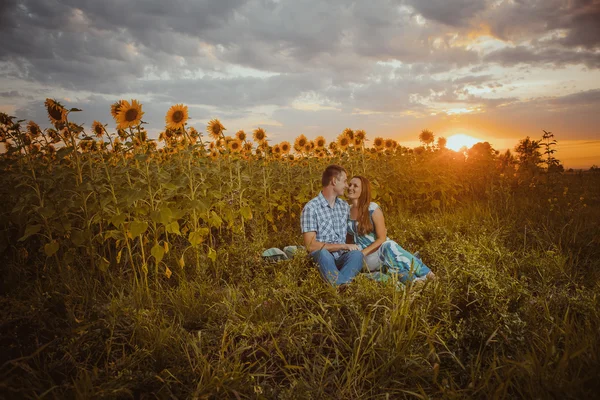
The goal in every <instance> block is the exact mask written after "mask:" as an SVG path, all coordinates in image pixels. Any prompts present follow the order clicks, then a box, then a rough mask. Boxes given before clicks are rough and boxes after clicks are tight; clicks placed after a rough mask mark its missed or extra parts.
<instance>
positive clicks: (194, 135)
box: [188, 126, 200, 139]
mask: <svg viewBox="0 0 600 400" xmlns="http://www.w3.org/2000/svg"><path fill="white" fill-rule="evenodd" d="M188 132H189V134H190V137H192V138H196V139H197V138H199V137H200V132H198V131H197V130H196V128H194V127H193V126H190V129H188Z"/></svg>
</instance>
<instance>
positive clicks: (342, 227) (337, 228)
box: [300, 192, 350, 258]
mask: <svg viewBox="0 0 600 400" xmlns="http://www.w3.org/2000/svg"><path fill="white" fill-rule="evenodd" d="M349 213H350V206H349V205H348V203H346V202H345V201H343V200H342V199H340V198H339V197H336V198H335V203H334V205H333V208H332V207H330V206H329V203H328V202H327V200H326V199H325V197H324V196H323V193H322V192H321V193H319V195H318V196H317V197H315V198H314V199H312V200H311V201H309V202H308V203H306V205H305V206H304V208H303V209H302V215H301V216H300V227H301V228H302V233H306V232H316V233H317V237H316V240H317V242H321V243H346V231H347V228H346V224H347V223H348V215H349ZM331 254H332V255H333V257H334V258H338V257H339V256H340V255H341V254H342V251H336V252H333V253H331Z"/></svg>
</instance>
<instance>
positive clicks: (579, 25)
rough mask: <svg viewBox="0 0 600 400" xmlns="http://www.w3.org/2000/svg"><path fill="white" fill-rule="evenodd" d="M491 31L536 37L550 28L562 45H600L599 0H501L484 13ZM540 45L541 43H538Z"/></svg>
mask: <svg viewBox="0 0 600 400" xmlns="http://www.w3.org/2000/svg"><path fill="white" fill-rule="evenodd" d="M484 20H485V21H486V24H487V25H489V27H490V29H491V31H492V33H493V34H494V35H496V36H497V37H499V38H501V39H503V40H517V41H519V40H523V39H535V38H536V37H538V36H540V35H544V34H546V33H549V32H551V31H553V30H559V29H560V30H564V31H565V32H566V35H565V37H563V38H557V39H554V40H553V42H554V43H559V44H562V45H565V46H583V47H585V48H588V49H592V48H597V47H598V46H600V2H598V1H597V0H571V1H564V0H544V1H513V2H508V1H504V2H502V3H501V4H499V5H498V6H497V7H493V8H490V9H488V10H487V12H486V13H485V15H484ZM539 45H540V46H543V45H544V44H543V43H539Z"/></svg>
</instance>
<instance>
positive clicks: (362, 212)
mask: <svg viewBox="0 0 600 400" xmlns="http://www.w3.org/2000/svg"><path fill="white" fill-rule="evenodd" d="M354 178H358V179H360V184H361V185H360V186H361V188H362V190H361V192H360V197H359V198H358V215H357V217H356V221H357V222H358V233H359V234H360V235H366V234H367V233H370V232H372V231H373V223H372V222H371V215H370V214H369V204H371V183H370V182H369V180H368V179H367V178H365V177H364V176H360V175H355V176H353V177H352V179H354Z"/></svg>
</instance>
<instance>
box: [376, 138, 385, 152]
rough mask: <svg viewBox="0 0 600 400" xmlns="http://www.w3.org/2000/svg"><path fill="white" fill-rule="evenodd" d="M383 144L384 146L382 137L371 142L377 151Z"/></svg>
mask: <svg viewBox="0 0 600 400" xmlns="http://www.w3.org/2000/svg"><path fill="white" fill-rule="evenodd" d="M383 144H384V140H383V138H382V137H376V138H375V140H373V146H374V147H375V149H377V150H381V149H382V148H383Z"/></svg>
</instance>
